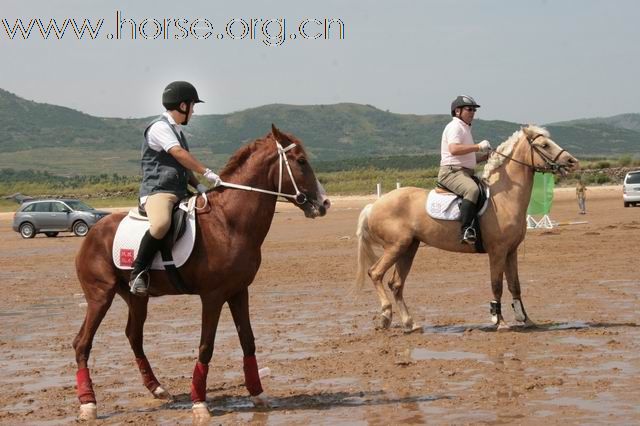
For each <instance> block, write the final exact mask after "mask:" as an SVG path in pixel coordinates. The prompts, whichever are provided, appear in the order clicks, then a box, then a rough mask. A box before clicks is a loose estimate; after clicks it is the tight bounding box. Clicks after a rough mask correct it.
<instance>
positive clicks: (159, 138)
mask: <svg viewBox="0 0 640 426" xmlns="http://www.w3.org/2000/svg"><path fill="white" fill-rule="evenodd" d="M162 115H163V116H164V117H166V118H167V120H169V123H171V125H172V126H173V128H174V129H176V132H177V133H178V134H180V132H181V131H182V126H180V125H179V124H178V123H176V121H175V120H174V119H173V117H171V115H170V114H169V113H168V112H164V113H163V114H162ZM147 143H148V144H149V148H151V149H153V150H154V151H158V152H160V151H162V150H164V151H165V152H169V150H170V149H171V148H173V147H174V146H180V141H179V140H178V138H176V135H175V133H173V130H171V127H169V125H168V124H167V123H166V122H164V121H158V122H156V123H154V124H153V125H152V126H151V127H150V128H149V131H148V132H147Z"/></svg>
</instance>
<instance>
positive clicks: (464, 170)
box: [438, 95, 491, 245]
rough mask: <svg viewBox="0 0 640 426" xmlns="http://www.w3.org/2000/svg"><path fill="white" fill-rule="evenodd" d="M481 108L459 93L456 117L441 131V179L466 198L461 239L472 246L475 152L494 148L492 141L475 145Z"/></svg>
mask: <svg viewBox="0 0 640 426" xmlns="http://www.w3.org/2000/svg"><path fill="white" fill-rule="evenodd" d="M478 108H480V105H478V103H477V102H476V101H475V100H474V99H473V98H472V97H471V96H465V95H460V96H458V97H457V98H455V99H454V100H453V102H451V116H452V117H453V119H452V120H451V122H450V123H449V124H447V127H445V129H444V132H443V133H442V143H441V149H440V153H441V155H442V159H441V160H440V171H439V173H438V181H439V182H441V183H442V185H443V186H444V187H445V188H447V189H449V190H450V191H453V192H454V193H456V194H457V195H459V196H461V197H462V198H463V199H462V204H461V205H460V216H461V217H460V220H461V222H462V229H461V240H462V241H463V242H465V243H467V244H472V245H473V244H475V242H476V233H475V230H474V228H473V223H474V219H475V217H476V212H477V206H476V204H477V202H478V196H479V194H480V191H479V189H478V185H477V184H476V182H475V181H474V180H473V179H472V178H471V176H473V174H474V168H475V166H476V153H477V152H480V153H488V152H489V151H490V150H491V145H490V144H489V141H486V140H484V141H482V142H480V143H478V144H476V143H474V141H473V136H472V135H471V122H472V121H473V119H474V116H475V112H476V110H477V109H478ZM485 158H486V157H485Z"/></svg>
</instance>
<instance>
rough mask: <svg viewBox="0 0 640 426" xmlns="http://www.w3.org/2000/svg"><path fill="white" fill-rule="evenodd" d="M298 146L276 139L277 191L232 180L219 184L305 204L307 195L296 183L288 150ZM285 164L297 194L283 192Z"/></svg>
mask: <svg viewBox="0 0 640 426" xmlns="http://www.w3.org/2000/svg"><path fill="white" fill-rule="evenodd" d="M296 146H298V145H296V144H295V143H293V142H291V144H290V145H289V146H287V147H286V148H283V147H282V145H280V142H278V140H276V148H277V150H278V191H277V192H276V191H268V190H266V189H261V188H254V187H253V186H247V185H239V184H237V183H230V182H220V185H219V186H224V187H226V188H233V189H241V190H244V191H254V192H261V193H263V194H269V195H275V196H280V197H285V198H291V199H292V200H294V201H295V202H296V204H298V205H303V204H304V203H306V202H307V201H308V199H307V195H306V194H305V193H303V192H300V190H299V189H298V185H296V180H295V179H294V178H293V172H291V166H290V165H289V159H288V158H287V152H288V151H290V150H292V149H293V148H295V147H296ZM285 165H286V166H287V172H288V173H289V179H291V183H292V184H293V189H294V190H295V192H296V193H295V194H285V193H283V192H282V175H283V170H284V166H285Z"/></svg>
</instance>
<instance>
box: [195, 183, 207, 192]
mask: <svg viewBox="0 0 640 426" xmlns="http://www.w3.org/2000/svg"><path fill="white" fill-rule="evenodd" d="M196 191H198V194H204V193H205V192H207V187H206V186H204V185H203V184H201V183H199V184H198V186H196Z"/></svg>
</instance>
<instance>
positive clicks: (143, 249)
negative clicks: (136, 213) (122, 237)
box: [129, 231, 162, 296]
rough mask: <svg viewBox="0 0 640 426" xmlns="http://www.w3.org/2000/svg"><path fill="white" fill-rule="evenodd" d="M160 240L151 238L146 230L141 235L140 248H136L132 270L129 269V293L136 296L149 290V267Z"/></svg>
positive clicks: (158, 248) (143, 294)
mask: <svg viewBox="0 0 640 426" xmlns="http://www.w3.org/2000/svg"><path fill="white" fill-rule="evenodd" d="M161 244H162V240H158V239H156V238H153V237H152V236H151V234H149V231H147V232H146V233H145V234H144V236H143V237H142V241H141V242H140V248H139V249H138V256H136V260H135V262H133V270H132V271H131V278H130V281H129V289H130V290H131V293H133V294H135V295H136V296H146V295H147V292H148V290H149V273H148V270H149V267H151V263H152V262H153V258H154V257H155V255H156V253H157V252H158V250H160V246H161Z"/></svg>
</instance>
